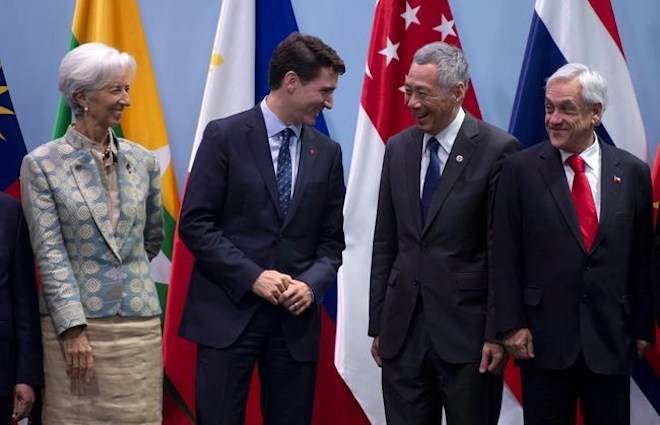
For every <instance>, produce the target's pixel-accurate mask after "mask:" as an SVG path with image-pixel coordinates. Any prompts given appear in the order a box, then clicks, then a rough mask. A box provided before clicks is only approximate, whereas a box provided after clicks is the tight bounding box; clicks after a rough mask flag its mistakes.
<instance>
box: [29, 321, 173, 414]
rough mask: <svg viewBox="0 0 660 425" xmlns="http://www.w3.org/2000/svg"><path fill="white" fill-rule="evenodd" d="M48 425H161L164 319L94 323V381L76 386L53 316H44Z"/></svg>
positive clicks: (91, 333)
mask: <svg viewBox="0 0 660 425" xmlns="http://www.w3.org/2000/svg"><path fill="white" fill-rule="evenodd" d="M41 330H42V338H43V346H44V379H45V381H44V405H43V423H44V424H48V425H60V424H62V425H78V424H80V425H95V424H122V425H123V424H127V425H128V424H140V425H151V424H153V425H160V424H161V401H162V388H163V373H162V370H163V365H162V358H161V331H160V319H159V318H158V317H146V318H144V317H120V316H114V317H108V318H102V319H88V321H87V329H86V331H85V332H86V334H87V339H88V340H89V343H90V345H91V346H92V353H93V356H94V378H93V379H92V380H91V382H89V383H82V382H76V383H72V382H71V379H70V378H69V377H68V376H67V374H66V365H65V362H64V356H63V354H62V348H61V345H60V341H59V339H58V338H57V335H56V334H55V329H54V328H53V324H52V322H51V319H50V317H48V316H42V318H41Z"/></svg>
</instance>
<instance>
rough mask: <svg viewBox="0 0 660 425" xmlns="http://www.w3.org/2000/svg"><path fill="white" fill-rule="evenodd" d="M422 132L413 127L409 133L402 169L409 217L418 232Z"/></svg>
mask: <svg viewBox="0 0 660 425" xmlns="http://www.w3.org/2000/svg"><path fill="white" fill-rule="evenodd" d="M423 138H424V133H423V132H422V131H420V130H418V129H414V130H413V131H412V133H411V134H410V139H409V140H407V141H406V142H405V143H407V144H409V145H410V146H408V147H407V148H406V149H405V157H404V164H403V165H404V170H405V176H406V177H405V179H406V185H407V192H408V195H409V199H410V201H409V202H410V212H411V215H412V217H411V219H412V222H413V223H414V225H415V228H416V229H417V231H418V232H420V233H421V231H422V210H421V206H420V196H419V193H420V190H419V185H420V176H419V173H420V169H421V168H422V146H423V144H422V140H423Z"/></svg>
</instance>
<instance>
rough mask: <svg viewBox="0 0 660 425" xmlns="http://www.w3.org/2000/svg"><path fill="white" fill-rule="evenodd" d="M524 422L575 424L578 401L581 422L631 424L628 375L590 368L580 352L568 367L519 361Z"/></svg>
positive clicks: (534, 423) (606, 424)
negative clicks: (547, 367)
mask: <svg viewBox="0 0 660 425" xmlns="http://www.w3.org/2000/svg"><path fill="white" fill-rule="evenodd" d="M520 372H521V378H522V392H523V400H524V403H523V408H524V417H525V425H574V424H575V411H576V406H577V401H578V400H580V408H581V411H582V418H583V419H584V425H630V377H628V376H619V375H601V374H597V373H593V372H591V371H590V370H589V369H588V368H587V366H586V364H585V362H584V358H583V357H582V355H580V356H579V357H578V360H577V361H576V362H575V364H574V365H573V366H571V367H570V368H568V369H561V370H551V369H541V368H536V367H533V366H530V365H529V364H527V363H525V362H521V368H520Z"/></svg>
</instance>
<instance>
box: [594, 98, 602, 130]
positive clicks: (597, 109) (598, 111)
mask: <svg viewBox="0 0 660 425" xmlns="http://www.w3.org/2000/svg"><path fill="white" fill-rule="evenodd" d="M592 108H593V113H592V115H591V123H592V124H593V126H594V127H595V126H597V125H598V124H600V120H601V118H603V104H602V103H595V104H594V105H592Z"/></svg>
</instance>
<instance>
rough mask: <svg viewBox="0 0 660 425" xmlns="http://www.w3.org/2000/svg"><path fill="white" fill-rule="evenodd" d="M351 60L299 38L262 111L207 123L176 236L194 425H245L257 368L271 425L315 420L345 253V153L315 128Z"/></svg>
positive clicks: (279, 57) (283, 51)
mask: <svg viewBox="0 0 660 425" xmlns="http://www.w3.org/2000/svg"><path fill="white" fill-rule="evenodd" d="M344 70H345V68H344V64H343V62H342V60H341V59H340V58H339V56H338V55H337V54H336V53H335V51H334V50H332V49H331V48H330V47H328V46H327V45H325V44H324V43H323V42H322V41H321V40H319V39H318V38H316V37H311V36H306V35H301V34H298V33H294V34H291V35H290V36H289V37H287V38H286V39H285V40H284V41H282V42H281V43H280V44H279V45H278V46H277V48H276V49H275V51H274V53H273V55H272V59H271V62H270V80H271V84H270V86H271V91H270V93H269V94H268V96H266V98H265V99H263V100H262V101H261V102H260V103H259V104H258V105H256V106H255V107H254V108H252V109H249V110H247V111H244V112H241V113H238V114H236V115H233V116H230V117H227V118H224V119H219V120H215V121H212V122H210V123H209V124H208V126H207V127H206V130H205V132H204V136H203V139H202V142H201V144H200V146H199V150H198V152H197V155H196V159H195V163H194V165H193V168H192V170H191V173H190V179H189V182H188V189H187V192H186V196H185V199H184V202H183V207H182V211H181V220H180V225H179V226H180V227H179V231H180V235H181V237H182V239H183V241H184V242H185V243H186V245H187V246H188V248H189V249H190V251H191V252H192V254H193V255H194V257H195V267H194V269H193V272H192V278H191V282H190V289H189V294H188V299H187V301H186V306H185V311H184V315H183V319H182V322H181V328H180V333H181V335H182V336H183V337H185V338H188V339H190V340H192V341H194V342H196V343H198V344H199V351H198V358H197V389H196V392H197V423H198V424H200V425H209V424H223V425H224V424H237V425H238V424H241V425H242V424H243V423H244V420H245V418H244V417H245V401H246V397H247V391H248V386H249V382H250V377H251V374H252V370H253V368H254V365H255V364H257V365H258V366H259V378H260V381H261V408H262V414H263V417H264V423H267V424H283V425H284V424H286V425H296V424H301V425H302V424H309V423H310V422H311V417H312V405H313V401H314V386H315V378H316V363H317V359H318V354H319V338H320V308H321V307H320V306H321V299H322V297H323V294H324V292H325V290H326V288H327V287H328V285H330V284H331V283H332V282H333V281H334V280H335V277H336V272H337V269H338V268H339V265H340V264H341V252H342V250H343V249H344V234H343V230H342V227H343V218H342V207H343V201H344V192H345V189H344V177H343V168H342V156H341V149H340V147H339V145H338V144H337V143H335V142H334V141H332V140H331V139H329V138H328V137H326V136H325V135H323V134H321V133H320V132H318V131H317V130H316V129H314V128H313V127H312V126H313V125H314V122H315V121H316V118H317V116H318V114H319V113H321V111H322V110H323V109H324V108H331V107H332V101H333V99H332V96H333V92H334V90H335V88H336V87H337V80H338V76H339V74H342V73H343V72H344Z"/></svg>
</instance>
